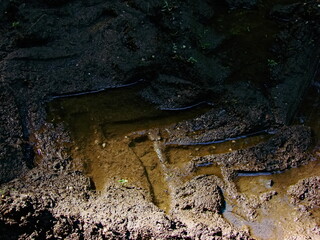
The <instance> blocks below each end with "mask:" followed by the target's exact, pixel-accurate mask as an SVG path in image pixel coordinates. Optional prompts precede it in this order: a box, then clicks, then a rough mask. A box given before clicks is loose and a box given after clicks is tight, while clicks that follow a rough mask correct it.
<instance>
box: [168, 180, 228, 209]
mask: <svg viewBox="0 0 320 240" xmlns="http://www.w3.org/2000/svg"><path fill="white" fill-rule="evenodd" d="M175 202H176V203H175V205H174V208H175V209H176V210H194V211H196V212H206V211H211V212H214V213H221V211H222V209H223V207H224V205H225V204H224V198H223V195H222V191H221V189H220V187H219V186H218V184H217V177H215V176H198V177H196V178H194V179H192V180H191V181H190V182H187V183H186V184H185V185H183V186H182V187H181V188H178V189H177V190H176V197H175Z"/></svg>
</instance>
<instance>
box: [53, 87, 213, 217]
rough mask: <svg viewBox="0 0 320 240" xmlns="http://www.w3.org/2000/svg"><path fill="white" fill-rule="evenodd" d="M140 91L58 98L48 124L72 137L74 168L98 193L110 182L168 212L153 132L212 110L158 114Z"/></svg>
mask: <svg viewBox="0 0 320 240" xmlns="http://www.w3.org/2000/svg"><path fill="white" fill-rule="evenodd" d="M139 88H140V86H138V87H137V86H131V87H126V88H119V89H110V90H107V91H104V92H100V93H95V94H88V95H82V96H81V95H79V96H75V97H68V98H57V99H55V100H54V101H52V102H50V103H49V105H48V121H50V122H54V123H60V122H62V123H64V125H65V127H66V128H67V129H68V130H69V131H70V134H71V137H72V139H73V144H72V146H71V150H70V151H71V154H72V157H73V159H74V161H73V164H74V168H75V169H79V170H81V171H84V172H85V173H86V174H87V175H88V176H90V177H91V178H92V180H93V182H94V183H95V186H96V190H97V191H103V189H104V186H105V184H106V183H107V182H110V181H111V182H116V183H119V184H123V185H124V186H126V187H131V186H134V187H137V188H142V189H145V190H146V191H147V192H149V195H150V196H149V197H150V199H151V200H152V201H153V202H154V203H155V204H156V205H157V206H158V207H160V208H161V209H164V210H165V211H168V209H169V205H170V197H169V187H168V182H167V181H166V180H165V178H166V175H167V172H164V171H167V170H166V166H165V163H164V162H163V160H161V159H160V155H159V154H160V153H159V151H160V150H159V149H156V146H155V145H154V143H153V141H151V140H150V136H149V135H150V131H151V132H152V131H153V130H152V129H155V128H160V127H164V126H167V125H170V124H173V123H177V122H180V121H182V120H186V119H191V118H194V117H196V116H198V115H199V114H201V113H204V112H206V111H208V110H209V109H210V107H209V106H204V105H202V106H200V105H199V106H196V107H194V108H190V109H187V110H185V111H164V110H159V109H156V108H155V107H154V106H152V105H151V104H148V103H147V102H145V101H143V100H142V99H141V98H140V97H139V96H138V95H137V92H138V90H139ZM159 144H161V143H160V142H159Z"/></svg>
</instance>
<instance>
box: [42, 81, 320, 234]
mask: <svg viewBox="0 0 320 240" xmlns="http://www.w3.org/2000/svg"><path fill="white" fill-rule="evenodd" d="M137 88H139V86H138V87H137V86H133V87H126V88H121V89H110V90H107V91H105V92H102V93H98V94H89V95H84V96H80V97H79V96H77V97H71V98H60V99H56V100H54V101H52V102H50V103H49V105H48V112H49V115H48V121H51V122H53V123H63V124H64V125H65V126H66V128H67V129H69V131H70V134H71V136H72V139H73V141H72V143H70V145H69V146H68V148H69V149H70V152H71V155H72V158H73V166H74V168H75V169H78V170H81V171H84V172H85V173H86V174H87V175H88V176H89V177H90V178H91V179H92V180H93V182H94V184H95V187H96V190H97V191H98V192H104V186H105V184H106V183H110V182H114V183H119V184H120V185H123V186H124V187H127V188H130V187H136V188H141V189H143V190H144V191H146V192H147V194H148V196H149V200H150V201H152V202H153V203H154V204H155V205H157V206H158V207H159V208H160V209H163V210H164V211H165V212H166V213H167V214H169V213H170V207H171V197H170V192H171V191H172V188H173V186H178V185H182V184H184V183H186V182H188V181H190V180H191V179H193V178H194V177H196V176H199V175H214V176H217V177H219V178H221V179H224V178H225V176H224V174H223V173H222V172H221V169H220V166H218V165H217V164H214V163H201V164H198V165H196V166H195V167H194V168H193V169H191V170H190V163H191V162H192V161H193V159H197V158H201V157H203V156H207V155H215V154H221V153H228V152H232V151H236V150H239V149H246V148H249V147H252V146H255V145H257V144H259V143H261V142H265V141H267V140H268V139H270V138H272V134H268V133H266V132H259V133H256V134H253V135H252V136H250V135H249V136H239V137H237V138H232V139H225V140H220V141H215V142H213V143H202V142H198V143H195V142H192V143H190V145H186V144H172V143H170V142H168V141H167V137H168V136H167V134H166V131H168V128H170V127H171V128H175V127H174V126H175V125H176V124H177V123H179V122H183V121H186V120H189V119H193V118H197V117H198V116H200V115H201V114H204V113H205V112H206V111H208V110H210V109H211V107H210V106H208V105H201V106H198V107H195V108H192V109H188V110H185V111H162V110H158V109H156V108H155V107H154V106H152V105H150V104H149V103H147V102H145V101H144V100H142V99H141V97H140V96H139V95H138V94H137ZM319 104H320V101H319V94H318V89H317V88H316V87H315V86H312V87H311V88H310V92H309V94H307V97H306V99H305V100H304V102H303V104H302V106H301V109H300V110H299V112H298V113H297V116H296V118H295V121H296V122H297V121H299V123H300V124H301V122H302V121H303V123H302V124H305V125H308V126H310V127H311V128H312V129H313V133H314V139H315V141H314V142H315V144H314V146H313V149H311V150H310V151H312V152H313V156H314V161H312V162H311V163H309V164H308V165H305V166H302V167H299V168H293V169H289V170H286V171H283V172H257V173H254V172H252V173H250V172H248V173H245V172H241V173H238V176H237V177H236V179H235V183H236V186H237V190H238V192H239V194H242V195H244V196H245V197H246V198H247V199H248V201H249V202H250V199H254V198H257V197H258V198H259V197H260V195H261V194H263V193H265V192H267V191H275V192H276V195H275V196H274V197H272V198H271V199H270V200H269V202H268V204H267V206H265V207H263V208H261V209H260V210H258V212H259V217H258V218H257V219H255V220H254V221H250V220H248V219H247V218H246V216H245V215H244V214H243V213H242V211H241V209H239V207H240V206H237V202H235V201H234V200H232V199H228V197H226V208H225V210H224V212H223V216H224V217H225V218H226V219H227V220H228V221H229V222H230V223H231V224H233V225H234V226H236V227H239V228H243V227H245V226H247V227H249V228H250V229H251V231H252V233H253V235H254V236H256V237H258V238H260V239H281V236H283V232H284V231H286V228H293V229H294V228H299V227H300V226H299V224H300V223H296V221H297V218H298V217H299V216H298V213H297V211H296V210H295V209H294V207H293V205H292V204H291V203H290V201H289V198H288V195H287V189H288V187H289V186H290V185H293V184H295V183H297V182H298V181H299V180H301V179H304V178H308V177H312V176H319V175H320V163H319V154H320V153H319V148H320V146H319V133H320V132H319V119H320V118H319V117H320V116H319V111H317V109H319V107H320V106H319ZM306 106H307V107H306ZM309 106H310V107H309ZM240 208H241V207H240ZM318 215H319V210H318V209H314V210H313V212H312V214H311V216H310V219H311V220H310V219H309V221H311V222H312V221H313V220H312V219H313V218H314V217H315V218H317V219H316V222H317V223H318V224H319V223H320V222H319V219H318Z"/></svg>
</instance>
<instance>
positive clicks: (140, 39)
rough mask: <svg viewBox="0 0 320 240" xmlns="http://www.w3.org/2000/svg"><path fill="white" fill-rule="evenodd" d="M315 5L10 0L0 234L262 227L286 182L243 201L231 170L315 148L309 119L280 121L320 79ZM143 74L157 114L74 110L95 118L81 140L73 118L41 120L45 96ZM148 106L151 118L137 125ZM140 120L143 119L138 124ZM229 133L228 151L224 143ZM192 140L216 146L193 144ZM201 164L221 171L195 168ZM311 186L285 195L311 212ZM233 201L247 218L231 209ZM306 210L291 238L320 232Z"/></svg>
mask: <svg viewBox="0 0 320 240" xmlns="http://www.w3.org/2000/svg"><path fill="white" fill-rule="evenodd" d="M319 9H320V8H319V6H318V3H316V2H313V1H310V2H307V3H300V2H297V3H293V4H292V3H290V4H287V3H286V1H284V2H283V3H282V4H276V3H272V2H271V3H269V2H261V3H260V2H257V1H234V0H232V1H226V2H222V1H221V2H217V3H211V2H209V1H199V2H197V3H195V2H194V1H183V2H181V1H163V2H162V1H143V0H133V1H108V2H105V1H100V0H92V1H80V0H79V1H76V0H75V1H71V0H70V1H45V0H41V1H40V0H39V1H38V0H33V1H28V2H27V1H22V0H15V1H2V2H1V3H0V17H1V19H2V20H3V21H1V23H0V70H1V75H0V83H1V86H0V87H1V93H0V99H1V101H0V113H1V117H0V124H1V130H0V144H1V145H0V146H1V147H0V173H1V175H0V182H1V183H3V184H2V185H1V199H0V200H1V206H0V236H1V237H2V238H3V239H19V238H20V239H31V238H32V239H56V238H64V239H101V238H105V239H252V238H258V239H259V238H261V239H263V238H264V235H263V234H264V233H262V234H260V235H259V234H256V233H255V232H254V231H253V230H252V229H254V227H252V226H251V225H250V224H249V223H248V221H249V222H250V221H258V220H259V214H260V212H259V209H261V208H263V207H264V206H266V205H267V203H268V202H269V201H271V200H272V199H276V201H278V200H277V197H276V196H277V192H276V191H275V190H272V189H269V190H268V191H264V192H262V193H261V197H259V198H251V197H248V196H246V195H245V194H242V193H241V192H239V190H238V189H237V185H236V177H237V176H239V173H243V174H251V173H257V172H258V173H259V172H261V171H262V172H267V173H272V172H273V171H278V170H285V169H288V168H292V167H298V166H300V165H304V164H307V163H308V162H310V161H311V160H313V158H314V155H312V154H311V153H310V152H309V150H311V149H312V147H313V145H314V144H316V141H315V140H316V139H315V138H314V133H315V132H312V130H313V131H314V128H313V129H312V130H311V129H310V128H308V127H305V126H302V125H300V126H286V125H288V124H289V123H290V122H292V121H293V119H294V115H295V113H296V111H297V109H298V106H299V104H300V102H301V99H302V97H303V96H304V94H305V92H306V89H307V88H308V87H309V86H310V85H311V84H312V83H317V80H316V79H317V76H318V75H317V68H318V63H319V51H320V50H319V39H318V36H319V33H320V32H319V16H320V15H319ZM257 15H259V16H261V15H262V16H263V18H259V21H257V19H255V17H256V16H257ZM252 16H253V17H252ZM250 18H252V19H250ZM235 19H239V21H235ZM246 19H249V20H246ZM255 22H259V24H258V25H256V24H255ZM263 26H267V27H266V29H268V31H266V32H264V31H262V30H261V29H263ZM260 42H261V45H259V43H260ZM262 43H263V44H262ZM255 68H256V69H259V70H254V69H255ZM135 83H137V84H138V85H139V84H140V85H141V87H139V89H138V90H136V91H134V92H135V94H136V96H137V97H139V99H140V100H139V101H146V102H147V103H148V104H150V103H151V104H152V106H153V107H154V108H152V110H148V111H150V112H151V113H152V114H150V115H148V114H149V113H150V112H147V113H148V114H145V112H143V110H145V109H146V108H147V107H142V106H147V105H142V104H140V103H141V102H138V104H136V105H135V106H134V105H130V104H128V105H127V108H126V109H125V110H123V111H126V112H129V113H131V110H130V106H134V108H135V110H134V111H132V112H133V115H134V117H133V118H132V117H129V118H127V117H126V115H125V114H122V113H121V112H120V114H118V113H115V112H116V111H117V108H119V106H118V105H116V106H115V107H110V109H111V110H110V112H112V114H115V115H116V114H118V115H116V116H117V117H118V116H120V118H119V119H117V121H115V120H114V119H113V120H112V119H111V120H110V121H109V122H108V121H106V120H105V118H99V121H97V122H95V125H90V122H91V120H90V118H88V119H87V120H86V121H83V122H82V123H81V122H80V124H82V125H86V126H89V127H88V129H87V130H88V131H87V133H88V135H83V136H84V137H83V136H82V135H81V134H82V132H81V131H80V133H79V131H78V133H79V134H80V135H79V136H81V137H82V138H79V139H81V141H79V139H78V141H79V142H81V144H82V145H81V146H80V147H79V146H78V145H79V144H78V145H77V142H76V140H77V139H75V137H74V136H75V135H73V134H72V126H70V125H69V126H68V125H66V124H65V123H66V122H67V121H66V120H65V119H63V120H64V121H60V122H53V123H48V122H47V121H48V116H50V113H48V112H47V110H48V109H46V104H47V102H49V101H51V100H52V99H59V98H66V99H68V98H70V97H71V96H75V95H82V94H85V93H93V92H97V91H102V90H104V89H112V88H118V87H124V86H128V85H131V84H135ZM125 94H127V93H125ZM114 99H116V98H114ZM124 99H125V98H124ZM128 99H129V102H130V101H131V100H130V98H128ZM96 103H98V101H97V102H96ZM78 104H79V105H80V104H81V103H78ZM104 104H106V105H105V107H106V108H107V107H108V106H109V105H108V103H104ZM94 105H95V104H93V107H94ZM96 105H97V104H96ZM62 106H66V105H63V104H62ZM88 106H89V105H88ZM192 106H200V107H201V106H205V107H206V108H207V109H206V110H205V111H204V113H203V112H201V111H200V112H199V114H198V115H197V116H191V117H188V118H179V119H178V118H176V119H175V121H171V120H170V121H168V122H166V124H163V122H161V121H162V119H163V118H162V117H161V119H160V120H159V122H158V123H156V124H155V123H154V122H153V121H154V119H157V118H160V117H159V116H162V115H161V114H160V115H159V112H157V111H160V110H161V109H162V110H167V111H177V112H178V110H183V109H188V108H190V107H192ZM139 107H140V108H143V109H139ZM88 108H89V107H88ZM90 108H92V106H91V107H90ZM156 108H157V109H158V110H154V109H156ZM78 109H80V110H79V111H78ZM159 109H160V110H159ZM73 110H74V112H73V113H74V116H75V118H78V119H80V120H83V119H85V118H84V117H83V115H81V114H82V113H84V112H85V113H86V114H87V115H88V116H89V117H92V116H90V114H91V113H88V112H87V111H89V110H83V109H82V110H81V108H78V107H77V108H74V109H73ZM81 111H82V113H81ZM70 112H71V113H72V111H70ZM99 112H100V113H104V112H103V111H96V112H93V115H99ZM77 114H78V115H77ZM112 114H110V116H114V115H112ZM65 115H67V116H68V114H65ZM71 115H72V114H71ZM71 115H70V116H71ZM101 115H107V114H101ZM54 116H55V117H58V114H57V115H54ZM79 116H81V117H79ZM60 117H61V116H60ZM70 118H71V117H70ZM96 118H98V117H97V116H96ZM146 118H147V119H148V122H149V121H150V122H152V123H150V124H148V125H147V126H143V124H142V123H143V122H146V121H145V120H146ZM92 121H93V120H92ZM93 122H94V121H93ZM132 122H134V123H135V124H136V125H135V127H136V128H134V129H129V128H130V127H131V125H130V124H132ZM126 124H127V125H126ZM139 124H140V125H139ZM92 126H93V127H92ZM110 126H111V131H110ZM68 127H70V128H69V129H68ZM73 128H75V129H76V130H77V127H73ZM101 129H102V130H101ZM95 130H99V131H97V132H95ZM100 130H101V131H100ZM140 130H142V132H139V131H140ZM130 131H131V132H130ZM76 132H77V131H76ZM92 132H93V133H94V134H93V135H92ZM132 132H133V133H132ZM90 134H91V135H90ZM130 134H131V135H130ZM261 134H262V135H267V136H265V137H263V138H261V139H260V140H259V141H256V140H254V141H252V143H250V144H247V143H245V144H239V147H238V148H237V149H236V148H234V149H233V146H234V145H233V144H234V143H235V142H236V141H238V139H244V141H245V140H246V139H247V137H248V136H260V135H261ZM110 136H111V137H114V136H116V137H115V138H114V139H113V140H110ZM233 141H234V142H233ZM221 142H222V143H223V142H228V144H229V145H226V146H230V147H226V146H224V147H223V150H215V148H219V146H217V145H215V144H217V143H221ZM210 144H213V145H210ZM198 145H199V146H200V145H208V147H207V148H203V149H201V148H199V149H198V147H194V148H192V149H191V150H190V149H189V147H190V146H198ZM252 145H253V146H252ZM76 147H78V148H76ZM179 147H180V148H179ZM88 149H89V150H88ZM188 151H192V154H191V155H190V154H189V152H188ZM181 152H183V153H181ZM121 154H123V155H121ZM213 154H214V155H213ZM95 156H102V157H101V158H102V159H103V160H99V161H97V162H98V163H99V164H100V165H95V167H96V172H98V173H99V174H100V175H102V176H103V175H108V176H107V177H105V176H103V177H104V179H103V181H104V182H103V183H102V184H100V185H99V184H98V183H97V178H94V177H93V175H90V174H91V173H92V172H93V173H94V172H95V171H91V172H90V169H89V170H88V168H86V167H81V166H80V165H81V164H84V163H90V161H91V159H90V158H92V157H95ZM124 156H125V157H124ZM128 156H130V157H128ZM114 159H116V160H117V161H115V160H114ZM113 160H114V161H113ZM79 162H80V163H81V164H80V165H77V164H78V163H79ZM106 163H107V164H109V165H108V167H107V169H108V171H109V172H108V174H105V173H106V172H105V169H104V168H105V167H106V165H104V164H106ZM206 164H209V165H210V166H211V167H212V168H210V169H209V170H201V166H207V165H206ZM84 165H85V164H84ZM79 166H80V167H79ZM130 172H134V173H135V174H134V175H135V176H134V178H129V177H128V176H129V174H130ZM131 174H132V173H131ZM88 176H89V177H88ZM130 176H131V175H130ZM159 178H160V179H161V181H160V180H159ZM106 179H107V180H106ZM141 179H143V180H141ZM10 180H12V181H10ZM316 184H317V178H312V179H311V178H310V179H309V178H308V179H306V180H302V181H300V182H298V183H297V184H296V185H294V186H293V187H292V188H290V190H289V192H288V194H289V195H290V196H291V197H292V203H293V204H295V205H297V204H298V205H299V206H300V205H303V206H305V209H307V210H308V211H309V208H313V206H315V208H317V207H318V198H317V196H318V194H317V185H316ZM266 185H268V186H271V185H272V183H270V182H267V183H266ZM159 186H160V187H159ZM305 191H310V193H309V194H305V193H302V192H305ZM301 196H303V197H301ZM301 198H305V199H306V200H305V201H303V200H304V199H301ZM298 199H299V200H298ZM300 201H302V203H300ZM230 203H232V204H235V205H237V206H238V208H239V209H240V210H239V211H236V210H235V211H234V212H236V213H239V214H240V215H241V216H242V217H243V218H245V219H246V221H247V222H246V223H247V225H246V226H242V225H239V226H238V225H237V224H234V222H232V221H231V220H230V218H229V219H228V217H227V216H226V215H225V214H224V213H225V212H229V209H230V208H229V207H228V206H229V205H228V204H230ZM279 205H281V202H280V203H279ZM167 206H169V207H167ZM300 208H301V207H300ZM273 210H274V209H273ZM309 220H310V219H308V221H309ZM292 221H293V220H292ZM303 221H304V218H301V219H299V220H297V222H298V225H297V226H301V228H299V234H298V233H297V232H298V231H297V229H289V230H288V233H287V234H284V235H282V236H285V237H286V238H287V239H290V235H292V236H299V237H302V238H304V239H308V238H314V239H316V238H317V237H319V235H318V234H319V231H317V228H316V227H314V225H312V224H313V223H314V222H312V221H311V220H310V221H311V223H310V224H309V223H308V224H305V225H304V224H303ZM248 226H249V227H248ZM295 226H296V225H295ZM257 235H258V237H256V236H257ZM265 236H267V235H265Z"/></svg>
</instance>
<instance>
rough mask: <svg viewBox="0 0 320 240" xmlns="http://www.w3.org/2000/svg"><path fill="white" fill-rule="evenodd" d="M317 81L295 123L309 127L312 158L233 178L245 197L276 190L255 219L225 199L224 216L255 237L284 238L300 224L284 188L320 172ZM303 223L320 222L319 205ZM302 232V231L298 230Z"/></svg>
mask: <svg viewBox="0 0 320 240" xmlns="http://www.w3.org/2000/svg"><path fill="white" fill-rule="evenodd" d="M318 84H319V82H316V83H315V84H314V85H312V86H311V87H310V89H309V91H308V92H307V94H306V96H305V99H304V100H303V101H302V103H301V106H300V109H299V111H298V112H297V114H296V117H295V120H294V123H296V124H304V125H306V126H310V127H311V128H312V131H313V134H314V146H313V148H312V149H311V150H310V151H311V152H312V155H313V157H314V161H312V162H310V163H309V164H307V165H305V166H301V167H299V168H293V169H289V170H286V171H284V172H282V173H277V174H267V173H266V174H255V175H254V174H253V175H250V174H248V175H247V176H245V174H243V175H242V176H239V177H238V178H237V181H236V185H237V188H238V191H239V192H240V193H242V194H244V195H245V196H246V197H247V198H248V199H250V198H251V199H252V198H256V197H259V196H260V195H261V194H263V193H265V192H268V191H271V190H272V191H276V192H277V195H276V196H274V197H273V198H272V199H271V200H270V201H269V203H268V206H267V207H265V208H262V209H261V210H259V217H258V220H257V221H255V222H250V221H248V220H247V219H245V217H243V216H241V213H240V212H241V210H240V209H237V206H236V204H235V205H233V204H232V203H231V201H230V202H229V203H227V208H226V211H225V212H224V216H225V218H226V219H228V220H229V222H231V223H232V224H234V225H235V226H238V227H243V226H249V228H250V229H251V231H252V233H253V235H254V236H256V237H257V238H258V239H284V238H285V236H286V233H287V232H289V231H293V232H294V231H299V229H301V228H302V226H301V222H299V221H298V220H299V219H300V218H303V217H302V216H301V214H300V213H299V212H298V211H297V210H296V209H295V208H294V207H293V205H292V204H291V203H290V199H289V197H288V195H287V190H288V187H289V186H290V185H294V184H296V183H297V182H298V181H299V180H301V179H305V178H309V177H313V176H320V111H319V109H320V88H319V85H318ZM304 223H305V224H306V225H307V224H310V225H312V224H314V223H315V224H316V225H320V209H314V210H313V211H312V212H311V216H310V217H307V218H305V219H304ZM301 232H303V231H301Z"/></svg>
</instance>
